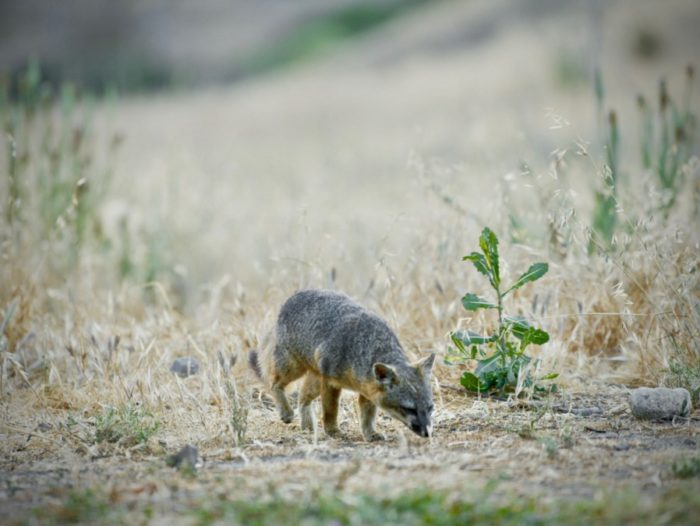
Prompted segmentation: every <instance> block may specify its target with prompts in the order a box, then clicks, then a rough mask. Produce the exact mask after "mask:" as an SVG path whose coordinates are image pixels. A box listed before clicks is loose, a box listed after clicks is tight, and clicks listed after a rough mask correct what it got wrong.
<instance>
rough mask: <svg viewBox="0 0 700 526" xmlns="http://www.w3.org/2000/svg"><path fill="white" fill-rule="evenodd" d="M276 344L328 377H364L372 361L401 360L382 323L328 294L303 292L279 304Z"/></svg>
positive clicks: (390, 333)
mask: <svg viewBox="0 0 700 526" xmlns="http://www.w3.org/2000/svg"><path fill="white" fill-rule="evenodd" d="M277 344H278V345H279V346H280V347H281V348H282V349H284V350H285V351H286V352H290V353H293V354H295V355H296V356H297V357H298V359H300V360H302V361H303V362H305V363H306V364H307V366H308V367H309V368H311V369H314V370H316V371H317V372H318V373H320V374H322V375H323V376H327V377H340V376H343V375H345V374H346V373H347V372H348V370H352V372H353V374H354V375H355V376H356V377H358V378H361V377H368V376H369V375H370V372H371V367H372V364H373V363H375V362H377V361H382V360H384V361H388V362H389V363H391V362H395V361H397V360H398V361H400V362H403V361H405V356H404V353H403V349H402V348H401V345H400V344H399V341H398V339H397V338H396V336H395V335H394V333H393V331H392V330H391V329H390V328H389V326H388V325H387V324H386V322H384V321H383V320H382V319H381V318H380V317H378V316H377V315H375V314H373V313H372V312H370V311H369V310H367V309H366V308H364V307H362V306H361V305H359V304H357V303H356V302H354V301H353V300H352V299H350V298H349V297H348V296H346V295H344V294H339V293H337V292H333V291H328V290H302V291H299V292H297V293H295V294H294V295H292V296H291V297H290V298H289V299H288V300H287V301H286V302H285V303H284V305H282V308H281V309H280V313H279V317H278V320H277Z"/></svg>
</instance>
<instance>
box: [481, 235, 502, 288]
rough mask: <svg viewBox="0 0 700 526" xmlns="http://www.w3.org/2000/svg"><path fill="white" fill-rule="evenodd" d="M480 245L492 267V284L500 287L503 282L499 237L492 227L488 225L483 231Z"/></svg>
mask: <svg viewBox="0 0 700 526" xmlns="http://www.w3.org/2000/svg"><path fill="white" fill-rule="evenodd" d="M479 246H480V247H481V250H482V251H483V253H484V256H486V261H487V262H488V264H489V267H490V268H491V285H493V288H498V286H499V285H500V284H501V269H500V267H499V263H498V238H497V237H496V234H494V233H493V232H492V231H491V229H490V228H488V227H486V228H484V230H483V231H482V232H481V236H480V237H479Z"/></svg>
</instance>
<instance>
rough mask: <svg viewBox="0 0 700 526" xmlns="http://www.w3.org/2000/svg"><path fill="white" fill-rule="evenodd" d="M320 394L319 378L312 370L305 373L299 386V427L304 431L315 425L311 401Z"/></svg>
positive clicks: (312, 428)
mask: <svg viewBox="0 0 700 526" xmlns="http://www.w3.org/2000/svg"><path fill="white" fill-rule="evenodd" d="M320 394H321V379H320V378H319V377H318V375H315V374H314V373H312V372H308V373H306V378H304V384H303V385H302V386H301V392H300V393H299V414H300V415H301V428H302V429H303V430H304V431H313V430H314V427H316V425H315V422H314V413H313V411H312V408H311V402H313V401H314V400H315V399H316V398H318V395H320Z"/></svg>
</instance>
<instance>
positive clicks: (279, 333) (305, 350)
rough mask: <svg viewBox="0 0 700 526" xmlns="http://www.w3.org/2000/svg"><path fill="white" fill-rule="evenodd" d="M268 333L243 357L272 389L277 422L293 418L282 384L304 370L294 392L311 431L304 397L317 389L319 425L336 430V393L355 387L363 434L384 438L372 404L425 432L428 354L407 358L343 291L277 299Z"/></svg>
mask: <svg viewBox="0 0 700 526" xmlns="http://www.w3.org/2000/svg"><path fill="white" fill-rule="evenodd" d="M270 336H271V338H269V339H268V342H267V344H266V345H263V348H262V350H261V351H260V352H258V351H256V350H252V351H251V352H250V354H249V363H250V366H251V367H252V369H253V371H254V372H255V373H256V374H257V376H258V377H259V378H260V379H262V380H263V381H264V382H265V383H266V384H267V386H268V388H269V389H270V390H271V392H272V395H273V397H274V399H275V402H276V404H277V407H278V409H279V413H280V417H281V418H282V421H283V422H286V423H290V422H291V421H292V419H293V417H294V410H293V409H292V408H291V407H290V405H289V401H288V400H287V397H286V395H285V393H284V389H285V387H286V386H287V385H288V384H289V383H291V382H293V381H294V380H296V379H298V378H301V377H302V376H303V375H304V374H306V378H305V379H304V383H303V385H302V387H301V391H300V393H299V412H300V414H301V427H302V429H313V427H314V417H313V413H312V411H311V402H312V401H313V400H315V399H316V398H317V397H318V396H319V395H320V396H321V406H322V408H323V427H324V429H325V431H326V434H328V435H329V436H333V435H336V434H337V433H338V425H337V418H338V399H339V397H340V391H341V389H350V390H352V391H356V392H358V393H359V406H360V419H361V425H362V435H363V436H364V438H365V440H367V441H371V440H378V439H381V438H383V437H382V436H381V435H380V434H379V433H377V432H376V431H375V429H374V422H375V416H376V412H377V406H379V407H381V408H382V409H383V410H384V411H386V412H387V413H388V414H389V415H391V416H392V417H394V418H396V419H397V420H399V421H401V422H403V423H404V424H406V426H408V427H409V428H410V429H411V431H413V432H414V433H416V434H418V435H420V436H422V437H429V436H430V434H431V432H432V424H431V421H430V417H431V414H432V412H433V399H432V398H433V397H432V392H431V389H430V376H431V371H432V367H433V363H434V361H435V354H431V355H430V356H427V357H426V358H423V359H422V360H420V361H418V362H417V363H414V364H409V363H408V360H407V358H406V354H405V353H404V350H403V348H402V347H401V344H400V343H399V340H398V338H397V337H396V335H395V334H394V332H393V331H392V330H391V329H390V328H389V326H388V325H387V324H386V322H384V320H382V319H381V318H380V317H379V316H377V315H376V314H373V313H372V312H370V311H368V310H367V309H365V308H364V307H362V306H361V305H359V304H357V303H355V302H354V301H353V300H352V299H350V298H349V297H348V296H346V295H344V294H338V293H337V292H332V291H328V290H302V291H299V292H296V293H295V294H293V295H292V296H291V297H290V298H289V299H287V301H286V302H285V303H284V304H283V305H282V308H281V309H280V312H279V315H278V318H277V326H276V327H275V330H274V331H273V332H272V333H271V334H270Z"/></svg>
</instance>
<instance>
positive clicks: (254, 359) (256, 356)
mask: <svg viewBox="0 0 700 526" xmlns="http://www.w3.org/2000/svg"><path fill="white" fill-rule="evenodd" d="M248 365H249V366H250V368H251V369H252V370H253V372H254V373H255V376H257V377H258V378H259V379H260V380H262V379H263V373H262V369H261V368H260V353H259V352H258V351H257V349H251V351H250V352H249V353H248Z"/></svg>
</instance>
